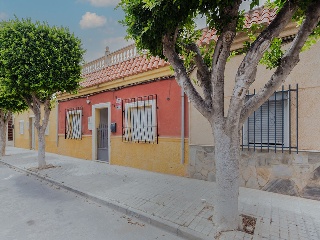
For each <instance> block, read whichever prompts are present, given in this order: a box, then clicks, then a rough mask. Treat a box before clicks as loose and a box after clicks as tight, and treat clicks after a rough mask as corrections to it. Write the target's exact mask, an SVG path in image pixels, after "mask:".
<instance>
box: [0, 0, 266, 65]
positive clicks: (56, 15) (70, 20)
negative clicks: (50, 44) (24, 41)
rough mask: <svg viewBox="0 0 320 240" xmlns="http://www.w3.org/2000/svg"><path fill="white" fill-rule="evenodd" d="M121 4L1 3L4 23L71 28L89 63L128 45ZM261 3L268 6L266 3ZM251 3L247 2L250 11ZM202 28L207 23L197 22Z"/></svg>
mask: <svg viewBox="0 0 320 240" xmlns="http://www.w3.org/2000/svg"><path fill="white" fill-rule="evenodd" d="M119 1H120V0H0V20H8V19H12V18H14V16H17V17H18V18H19V19H21V18H31V19H32V20H34V21H37V20H38V21H46V22H48V23H49V25H51V26H53V25H55V26H64V27H68V28H69V30H70V31H71V32H73V33H74V34H75V35H76V36H77V37H79V38H80V39H81V40H82V44H83V48H84V49H86V54H85V56H84V58H85V61H87V62H88V61H92V60H94V59H97V58H99V57H102V56H103V55H104V52H105V48H106V46H109V48H110V51H115V50H118V49H120V48H122V47H125V46H127V45H129V44H131V43H132V42H127V41H126V40H125V39H124V37H125V35H126V31H125V27H124V26H122V25H121V24H120V23H118V21H119V20H121V19H123V17H124V13H123V12H122V10H121V9H117V10H115V6H116V5H117V4H118V2H119ZM260 2H265V0H263V1H261V0H260ZM249 4H250V1H246V2H244V5H246V6H245V7H244V8H248V5H249ZM197 23H198V26H199V27H204V26H205V20H204V19H200V20H198V21H197Z"/></svg>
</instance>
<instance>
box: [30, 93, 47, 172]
mask: <svg viewBox="0 0 320 240" xmlns="http://www.w3.org/2000/svg"><path fill="white" fill-rule="evenodd" d="M27 103H28V105H29V107H30V108H31V109H32V111H33V113H34V117H35V122H34V126H35V128H36V129H37V132H38V167H39V168H40V169H41V168H45V167H46V165H47V164H46V160H45V154H46V140H45V131H46V128H47V125H48V122H49V115H50V111H51V108H50V99H47V100H45V101H44V103H43V107H44V118H43V121H42V124H41V102H40V100H39V99H37V98H36V97H35V96H34V95H33V96H32V103H30V102H28V101H27Z"/></svg>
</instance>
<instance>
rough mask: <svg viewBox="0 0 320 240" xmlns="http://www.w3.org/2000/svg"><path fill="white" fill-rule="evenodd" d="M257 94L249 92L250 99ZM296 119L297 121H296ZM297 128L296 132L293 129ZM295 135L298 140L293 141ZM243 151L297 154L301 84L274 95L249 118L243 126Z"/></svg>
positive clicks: (248, 97)
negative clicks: (265, 150) (251, 149)
mask: <svg viewBox="0 0 320 240" xmlns="http://www.w3.org/2000/svg"><path fill="white" fill-rule="evenodd" d="M254 95H255V90H254V92H253V93H252V94H250V93H248V94H247V100H248V99H250V98H251V97H253V96H254ZM294 120H295V121H294ZM294 127H295V131H293V128H294ZM292 136H295V141H292ZM241 147H242V150H244V149H245V148H246V149H248V150H249V149H250V148H253V150H254V151H255V150H256V149H260V150H261V151H262V150H263V149H267V150H268V151H270V149H273V150H274V151H275V152H276V151H277V150H281V151H282V152H283V151H284V150H289V152H290V153H291V151H292V149H295V151H296V152H297V153H298V84H297V85H296V89H292V88H291V86H290V85H289V88H288V89H287V90H284V87H283V86H282V89H281V91H276V92H274V94H273V95H272V96H271V97H270V98H269V99H268V100H267V101H266V102H265V103H264V104H262V106H261V107H260V108H259V109H258V110H256V111H255V112H254V113H252V114H251V116H250V117H249V118H248V119H247V121H246V122H245V124H244V125H243V127H242V140H241Z"/></svg>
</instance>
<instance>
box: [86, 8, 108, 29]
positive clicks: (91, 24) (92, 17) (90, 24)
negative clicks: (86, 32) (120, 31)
mask: <svg viewBox="0 0 320 240" xmlns="http://www.w3.org/2000/svg"><path fill="white" fill-rule="evenodd" d="M106 22H107V19H106V18H105V17H104V16H98V15H97V14H96V13H91V12H86V13H85V14H84V15H83V16H82V18H81V20H80V27H81V28H83V29H85V28H97V27H102V26H104V25H105V24H106Z"/></svg>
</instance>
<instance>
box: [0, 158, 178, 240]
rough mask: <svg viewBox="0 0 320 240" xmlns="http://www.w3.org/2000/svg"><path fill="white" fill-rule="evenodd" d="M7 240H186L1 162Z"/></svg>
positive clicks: (1, 211) (1, 233)
mask: <svg viewBox="0 0 320 240" xmlns="http://www.w3.org/2000/svg"><path fill="white" fill-rule="evenodd" d="M0 223H1V224H0V239H1V240H29V239H30V240H100V239H101V240H102V239H103V240H127V239H130V240H153V239H157V240H181V239H182V238H179V237H177V236H175V235H173V234H171V233H168V232H165V231H163V230H161V229H158V228H156V227H153V226H151V225H148V224H146V223H144V222H141V221H139V219H135V218H132V217H129V216H126V215H124V214H121V213H119V212H117V211H115V210H112V209H110V208H107V207H105V206H100V205H99V204H97V203H94V202H91V201H89V200H86V199H85V198H83V197H80V196H77V195H76V194H74V193H72V192H69V191H67V190H65V189H59V188H58V187H56V186H54V185H52V184H50V183H47V182H45V181H40V180H37V179H36V177H34V176H27V174H26V173H24V172H21V171H18V170H15V169H11V168H8V167H7V166H4V165H2V164H1V163H0Z"/></svg>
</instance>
